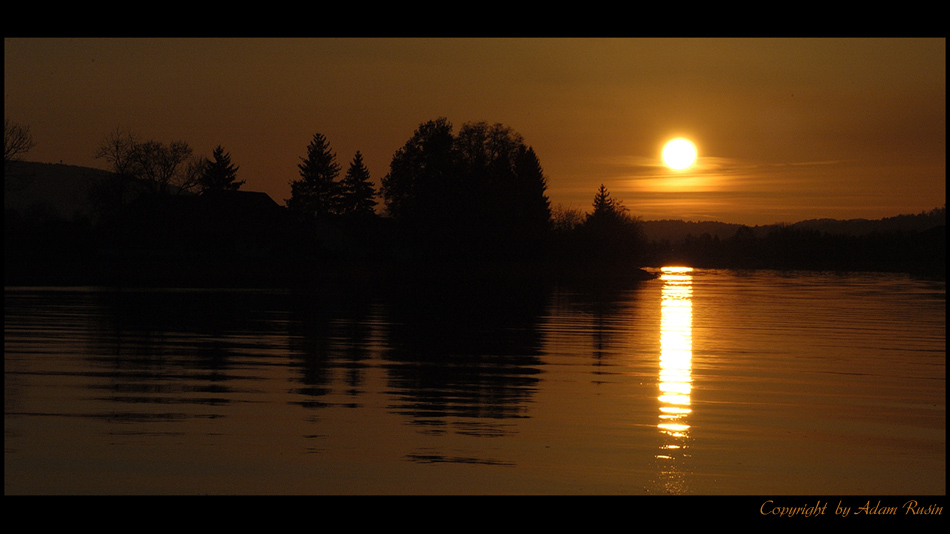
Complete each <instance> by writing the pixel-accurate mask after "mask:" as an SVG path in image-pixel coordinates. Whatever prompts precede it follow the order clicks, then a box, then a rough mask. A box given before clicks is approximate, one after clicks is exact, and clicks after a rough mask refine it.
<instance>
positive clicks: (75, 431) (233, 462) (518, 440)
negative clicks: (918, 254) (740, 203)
mask: <svg viewBox="0 0 950 534" xmlns="http://www.w3.org/2000/svg"><path fill="white" fill-rule="evenodd" d="M945 306H946V287H945V283H944V282H930V281H922V280H916V279H913V278H909V277H906V276H902V275H885V274H850V275H836V274H829V273H777V272H768V271H753V272H743V273H736V272H732V271H712V270H710V271H700V270H694V271H664V272H663V273H662V276H661V277H660V278H658V279H657V280H652V281H647V282H640V283H635V282H631V283H629V284H621V285H617V284H606V283H605V284H603V285H600V286H584V287H580V286H556V285H551V286H548V285H545V284H541V283H538V284H523V283H520V284H508V285H501V286H498V285H493V284H491V285H489V284H485V285H483V284H443V285H429V284H419V285H416V286H405V287H398V288H390V289H389V290H386V291H375V290H368V289H367V290H360V289H359V288H356V287H330V288H327V290H326V291H314V292H312V293H290V292H284V291H273V290H259V291H258V290H130V289H124V290H121V291H118V290H111V289H95V288H59V289H57V288H9V287H8V288H6V290H5V307H4V308H5V310H4V311H5V314H4V371H5V372H4V446H5V451H4V490H5V492H6V493H7V494H21V493H26V494H48V493H52V494H103V493H105V494H166V493H171V494H341V493H342V494H591V493H593V494H628V495H650V494H670V493H672V494H707V495H708V494H716V495H727V494H743V495H747V494H751V495H759V494H768V495H781V494H787V495H791V494H796V495H798V494H849V495H850V494H877V495H882V494H901V495H907V494H912V495H931V494H933V495H943V494H945V492H946V475H945V472H946V455H945V445H946V439H945V437H946V317H945Z"/></svg>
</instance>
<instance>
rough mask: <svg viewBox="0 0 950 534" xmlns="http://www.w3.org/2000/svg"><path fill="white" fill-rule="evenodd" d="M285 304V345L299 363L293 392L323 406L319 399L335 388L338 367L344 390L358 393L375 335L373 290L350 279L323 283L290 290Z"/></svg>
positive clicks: (361, 386)
mask: <svg viewBox="0 0 950 534" xmlns="http://www.w3.org/2000/svg"><path fill="white" fill-rule="evenodd" d="M289 304H290V310H291V311H290V319H291V320H290V321H289V322H288V347H289V349H290V351H291V354H293V355H295V358H297V359H298V362H297V363H298V365H299V366H300V368H301V376H300V382H301V386H299V387H298V388H296V390H295V392H296V393H300V394H302V395H305V396H306V397H307V400H306V401H304V402H302V403H301V404H302V405H304V406H307V407H322V406H327V405H328V403H327V402H326V401H325V400H322V399H324V398H325V397H326V396H327V395H329V394H331V393H333V392H334V382H335V381H336V380H337V378H338V376H337V371H338V370H340V369H342V371H343V377H342V383H343V384H344V385H345V387H346V392H345V393H346V395H347V396H350V397H354V398H355V397H357V396H358V395H359V394H361V393H362V392H363V389H362V388H363V384H364V382H365V369H366V368H367V367H368V366H367V364H366V360H368V359H369V357H370V355H369V345H370V343H371V342H372V339H373V336H374V332H373V327H372V324H371V323H372V318H373V314H374V313H375V310H374V308H373V306H374V300H373V295H372V293H371V292H370V291H368V290H365V289H362V288H360V287H355V286H351V285H349V284H347V285H343V286H340V285H335V286H331V285H326V286H325V287H321V288H319V289H313V290H310V291H306V292H303V293H294V294H293V295H292V296H291V297H290V301H289Z"/></svg>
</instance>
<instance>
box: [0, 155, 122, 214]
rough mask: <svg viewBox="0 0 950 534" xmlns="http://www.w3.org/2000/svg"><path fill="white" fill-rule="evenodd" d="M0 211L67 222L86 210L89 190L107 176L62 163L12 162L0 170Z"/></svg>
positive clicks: (99, 171)
mask: <svg viewBox="0 0 950 534" xmlns="http://www.w3.org/2000/svg"><path fill="white" fill-rule="evenodd" d="M3 174H4V176H3V185H4V188H3V189H4V190H3V209H4V211H5V212H10V211H15V212H18V213H20V214H25V213H27V212H34V213H43V214H45V216H46V217H49V218H56V219H65V220H71V219H73V218H74V217H75V216H76V215H83V214H86V213H88V210H89V209H90V207H89V203H88V199H89V194H88V193H89V188H90V187H91V186H92V185H93V184H95V183H96V182H98V181H99V180H102V179H104V178H107V177H109V176H111V173H109V172H107V171H103V170H99V169H93V168H89V167H78V166H75V165H64V164H62V163H35V162H26V161H14V162H10V163H8V164H7V165H6V166H5V168H4V173H3Z"/></svg>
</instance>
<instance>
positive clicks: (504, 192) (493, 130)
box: [382, 118, 551, 254]
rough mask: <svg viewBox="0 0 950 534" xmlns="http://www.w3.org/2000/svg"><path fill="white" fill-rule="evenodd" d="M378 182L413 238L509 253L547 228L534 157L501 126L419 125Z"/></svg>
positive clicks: (545, 202) (473, 250)
mask: <svg viewBox="0 0 950 534" xmlns="http://www.w3.org/2000/svg"><path fill="white" fill-rule="evenodd" d="M382 182H383V188H382V193H383V197H384V199H385V202H386V207H387V209H388V211H389V214H390V215H391V216H392V217H393V219H394V220H396V221H398V222H400V223H402V224H404V225H405V227H407V228H408V229H409V231H411V232H412V233H413V235H415V236H417V237H420V236H421V237H423V238H425V239H429V240H430V241H431V240H432V239H435V240H439V241H440V242H441V243H442V244H446V243H453V244H454V246H460V247H463V248H466V249H468V250H469V251H470V252H471V253H475V254H485V253H488V252H493V251H498V252H502V251H504V249H505V248H506V247H507V248H508V249H509V251H510V250H511V249H513V248H517V247H520V246H521V245H523V244H524V242H525V239H526V238H529V237H530V238H532V239H534V238H537V237H539V236H540V235H541V234H542V233H543V231H544V230H545V229H547V228H548V225H549V224H550V218H551V211H550V204H549V201H548V199H547V196H546V195H545V190H546V187H547V185H546V179H545V177H544V173H543V171H542V169H541V164H540V162H539V161H538V158H537V155H536V154H535V153H534V150H533V149H531V148H530V147H528V146H526V145H525V143H524V140H523V139H522V137H521V135H519V134H518V133H516V132H515V131H513V130H512V129H511V128H509V127H507V126H504V125H502V124H491V125H489V124H488V123H485V122H474V123H467V124H465V125H463V126H462V128H461V129H460V130H459V132H458V135H457V136H456V135H453V132H452V124H451V123H450V122H449V121H448V120H446V119H444V118H440V119H437V120H434V121H429V122H427V123H424V124H422V125H421V126H420V127H419V128H418V129H417V130H416V132H415V134H414V135H413V137H412V138H411V139H410V140H409V141H408V142H407V143H406V144H405V145H404V146H403V147H402V148H400V149H399V150H398V151H397V152H396V154H395V155H394V156H393V160H392V163H391V164H390V172H389V173H388V174H387V175H386V176H385V177H384V178H383V181H382Z"/></svg>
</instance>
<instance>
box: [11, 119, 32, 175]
mask: <svg viewBox="0 0 950 534" xmlns="http://www.w3.org/2000/svg"><path fill="white" fill-rule="evenodd" d="M34 146H35V143H34V142H33V136H32V135H31V134H30V127H29V126H22V125H20V124H17V123H15V122H12V121H10V119H6V118H5V119H3V163H4V164H6V163H9V162H11V161H16V160H18V159H20V158H22V157H23V155H24V154H26V153H27V152H29V151H30V149H32V148H33V147H34Z"/></svg>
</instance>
